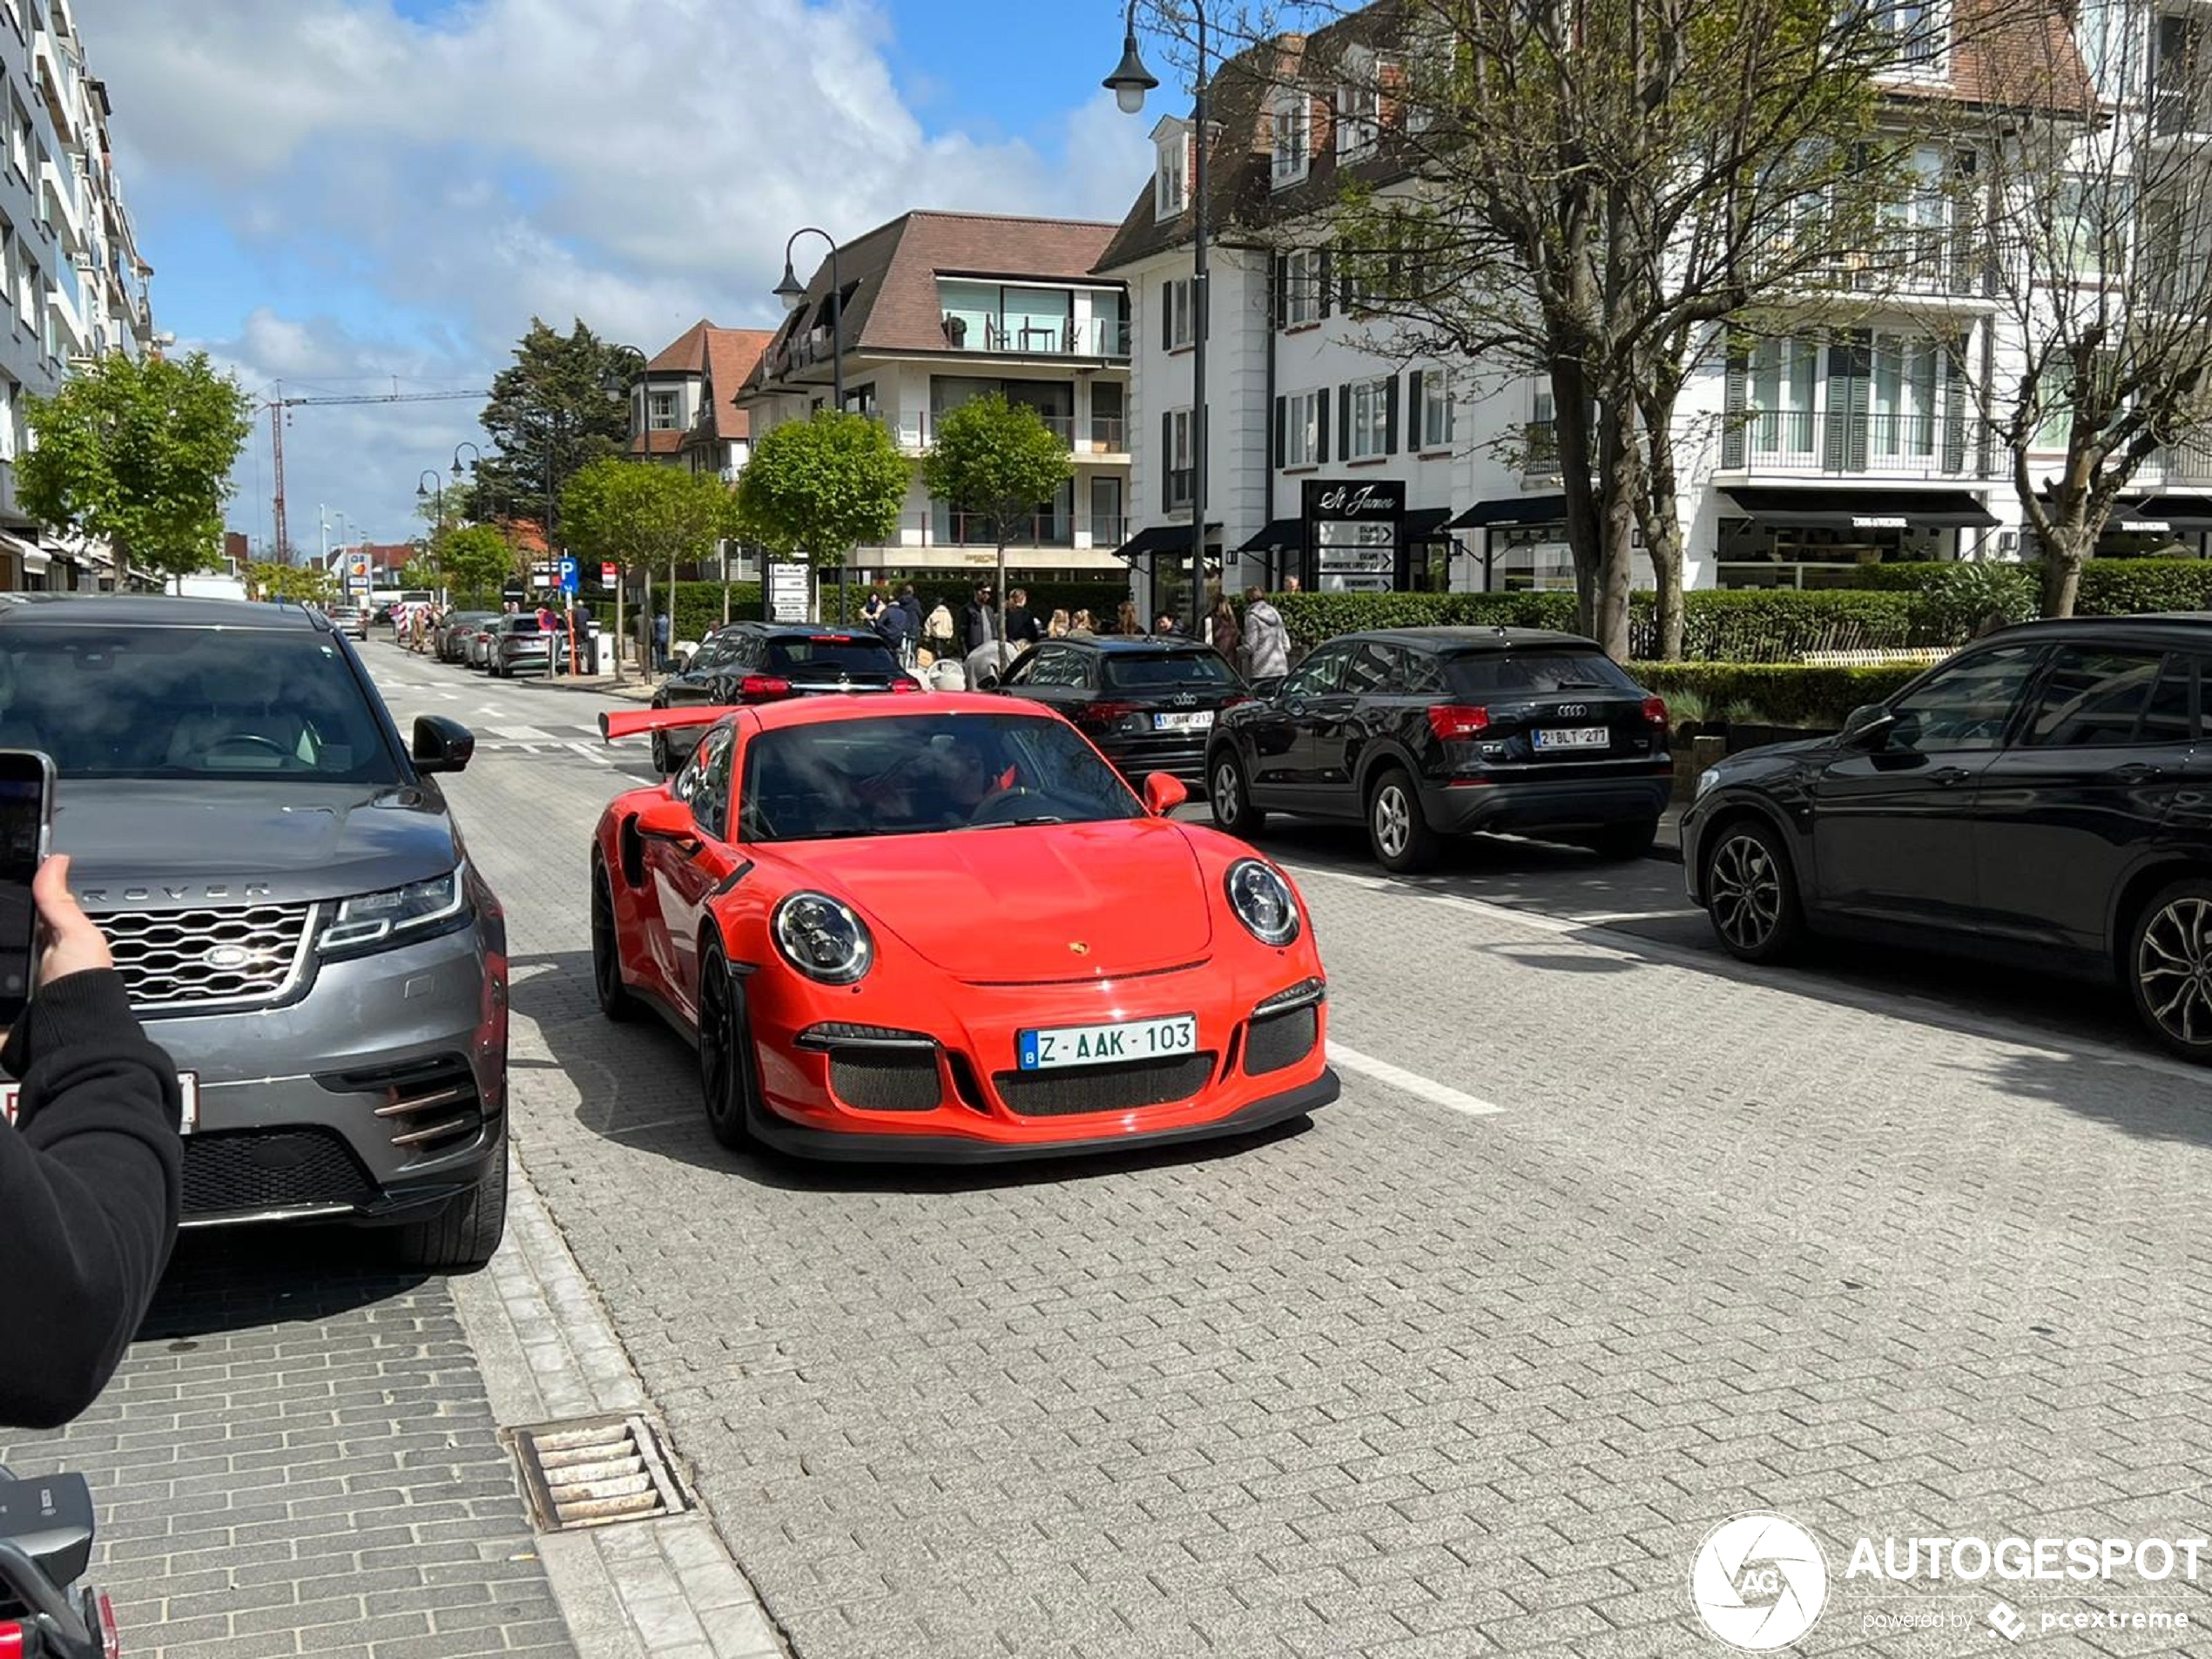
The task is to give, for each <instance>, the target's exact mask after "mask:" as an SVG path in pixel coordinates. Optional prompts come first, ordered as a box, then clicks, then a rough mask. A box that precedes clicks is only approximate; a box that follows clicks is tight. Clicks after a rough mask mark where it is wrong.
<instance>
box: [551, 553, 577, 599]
mask: <svg viewBox="0 0 2212 1659" xmlns="http://www.w3.org/2000/svg"><path fill="white" fill-rule="evenodd" d="M556 574H557V575H558V576H559V577H560V578H561V591H562V592H563V593H574V592H575V591H576V590H577V568H576V561H575V560H574V559H571V558H563V560H562V561H561V562H560V563H559V565H558V566H557V567H556Z"/></svg>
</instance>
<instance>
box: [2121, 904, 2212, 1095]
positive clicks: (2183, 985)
mask: <svg viewBox="0 0 2212 1659" xmlns="http://www.w3.org/2000/svg"><path fill="white" fill-rule="evenodd" d="M2127 977H2128V992H2129V994H2130V995H2133V996H2134V1000H2135V1012H2136V1013H2137V1014H2138V1015H2140V1016H2141V1019H2142V1022H2143V1023H2144V1024H2145V1025H2146V1026H2148V1028H2150V1033H2151V1035H2153V1036H2155V1037H2156V1038H2157V1039H2158V1040H2159V1042H2161V1043H2163V1044H2165V1045H2166V1047H2167V1048H2168V1049H2172V1050H2173V1051H2174V1052H2175V1054H2178V1055H2182V1057H2183V1058H2185V1059H2188V1060H2194V1061H2195V1062H2198V1063H2199V1064H2205V1063H2212V881H2207V880H2199V879H2195V878H2192V879H2190V880H2185V881H2176V882H2175V883H2174V884H2173V886H2171V887H2168V888H2167V889H2166V890H2165V891H2164V892H2162V893H2161V894H2159V895H2158V896H2157V897H2156V898H2155V899H2153V900H2151V901H2150V903H2149V904H2148V905H2147V906H2145V907H2144V908H2143V913H2142V914H2141V916H2139V917H2137V918H2136V921H2135V926H2134V931H2133V933H2132V934H2131V935H2130V937H2129V940H2128V975H2127Z"/></svg>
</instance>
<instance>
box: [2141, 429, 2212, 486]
mask: <svg viewBox="0 0 2212 1659" xmlns="http://www.w3.org/2000/svg"><path fill="white" fill-rule="evenodd" d="M2130 482H2132V483H2133V484H2134V485H2135V486H2136V487H2137V488H2139V489H2212V432H2207V433H2200V434H2197V435H2193V436H2190V437H2188V438H2185V439H2183V440H2182V442H2179V443H2169V444H2167V445H2164V446H2163V447H2161V448H2158V449H2155V450H2154V451H2152V453H2151V455H2150V457H2149V459H2148V460H2147V461H2145V462H2143V464H2142V465H2141V467H2139V468H2137V469H2135V475H2134V478H2133V479H2132V480H2131V481H2130Z"/></svg>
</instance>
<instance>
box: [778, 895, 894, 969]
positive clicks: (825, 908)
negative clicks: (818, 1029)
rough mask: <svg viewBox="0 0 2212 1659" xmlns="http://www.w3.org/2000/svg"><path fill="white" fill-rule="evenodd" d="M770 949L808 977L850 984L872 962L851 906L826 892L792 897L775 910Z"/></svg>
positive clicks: (871, 944)
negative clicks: (772, 943)
mask: <svg viewBox="0 0 2212 1659" xmlns="http://www.w3.org/2000/svg"><path fill="white" fill-rule="evenodd" d="M769 932H771V933H772V934H775V936H776V948H777V949H778V950H779V951H781V952H783V954H784V960H785V961H787V962H789V963H790V964H791V965H792V967H793V968H797V969H798V970H799V972H800V973H802V974H806V977H807V978H808V979H812V980H819V981H821V982H822V983H823V984H825V985H850V984H852V983H853V981H856V980H858V979H860V977H861V976H862V975H863V974H866V973H867V971H868V969H869V968H870V967H871V966H872V965H873V963H874V961H875V941H874V940H873V938H872V937H870V935H869V934H868V927H867V923H866V922H864V921H861V920H860V917H859V915H857V914H855V913H854V912H853V907H852V906H850V905H848V904H846V903H845V902H844V901H843V900H839V899H833V898H831V897H830V896H829V894H826V893H794V894H791V895H790V896H789V897H787V898H786V899H785V900H784V901H783V902H782V903H780V904H779V905H778V906H777V907H776V914H775V915H774V916H773V917H772V919H771V921H770V925H769Z"/></svg>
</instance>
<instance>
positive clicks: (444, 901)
mask: <svg viewBox="0 0 2212 1659" xmlns="http://www.w3.org/2000/svg"><path fill="white" fill-rule="evenodd" d="M468 868H469V867H468V866H467V865H465V864H456V865H455V866H454V867H453V868H451V869H450V870H448V871H447V872H446V873H444V874H443V875H437V876H432V877H431V878H430V879H429V880H428V881H414V882H410V883H408V885H407V886H406V887H391V888H388V889H387V890H386V891H384V892H382V893H365V894H361V896H360V897H359V898H354V899H344V900H340V901H339V905H338V914H336V915H334V916H333V917H332V918H331V919H330V921H328V922H327V923H326V924H325V925H324V927H323V930H322V937H321V938H320V940H318V941H316V945H315V948H316V949H317V950H319V951H320V952H321V953H322V954H324V955H326V956H336V955H344V954H347V953H350V952H354V951H364V950H376V949H380V948H382V947H384V946H386V945H399V944H406V943H408V942H409V941H412V940H415V939H419V938H421V936H422V935H424V934H429V933H437V932H443V931H444V930H445V929H446V928H448V927H451V926H454V925H455V924H456V923H458V922H459V921H462V919H463V917H464V916H465V915H466V914H467V911H468V908H469V883H468V880H467V872H468Z"/></svg>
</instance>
